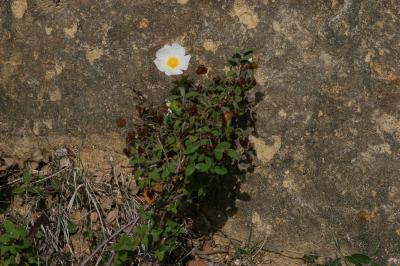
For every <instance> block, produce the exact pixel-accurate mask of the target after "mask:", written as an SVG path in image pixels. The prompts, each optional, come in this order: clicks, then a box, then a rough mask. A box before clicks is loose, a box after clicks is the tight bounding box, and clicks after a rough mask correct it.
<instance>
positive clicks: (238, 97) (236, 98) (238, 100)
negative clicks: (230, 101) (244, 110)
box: [234, 95, 242, 103]
mask: <svg viewBox="0 0 400 266" xmlns="http://www.w3.org/2000/svg"><path fill="white" fill-rule="evenodd" d="M234 99H235V102H238V103H240V102H241V101H242V97H240V96H237V95H236V96H235V97H234Z"/></svg>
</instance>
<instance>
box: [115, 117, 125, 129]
mask: <svg viewBox="0 0 400 266" xmlns="http://www.w3.org/2000/svg"><path fill="white" fill-rule="evenodd" d="M116 123H117V126H118V127H119V128H122V127H125V126H126V120H125V119H124V118H122V117H119V118H117V120H116Z"/></svg>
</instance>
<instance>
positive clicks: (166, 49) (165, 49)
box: [156, 44, 171, 58]
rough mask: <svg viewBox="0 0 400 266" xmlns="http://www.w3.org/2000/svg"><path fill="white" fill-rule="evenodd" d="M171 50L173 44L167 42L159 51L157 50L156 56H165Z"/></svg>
mask: <svg viewBox="0 0 400 266" xmlns="http://www.w3.org/2000/svg"><path fill="white" fill-rule="evenodd" d="M170 51H171V46H170V45H168V44H166V45H164V46H163V47H162V48H160V49H158V51H157V52H156V57H157V58H165V57H166V56H168V55H169V54H170Z"/></svg>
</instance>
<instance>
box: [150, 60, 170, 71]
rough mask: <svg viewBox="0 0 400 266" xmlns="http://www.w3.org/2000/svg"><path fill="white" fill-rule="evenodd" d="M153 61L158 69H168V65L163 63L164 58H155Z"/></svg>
mask: <svg viewBox="0 0 400 266" xmlns="http://www.w3.org/2000/svg"><path fill="white" fill-rule="evenodd" d="M153 62H154V64H156V67H157V68H158V70H160V71H163V72H164V71H166V70H167V69H168V67H167V66H166V65H165V60H161V59H159V58H157V59H156V60H154V61H153Z"/></svg>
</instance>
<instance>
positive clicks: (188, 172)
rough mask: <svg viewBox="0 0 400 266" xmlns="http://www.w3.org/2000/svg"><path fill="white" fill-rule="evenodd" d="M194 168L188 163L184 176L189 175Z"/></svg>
mask: <svg viewBox="0 0 400 266" xmlns="http://www.w3.org/2000/svg"><path fill="white" fill-rule="evenodd" d="M194 170H195V168H194V167H193V165H192V164H189V165H187V166H186V168H185V176H191V175H192V174H193V172H194Z"/></svg>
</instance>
